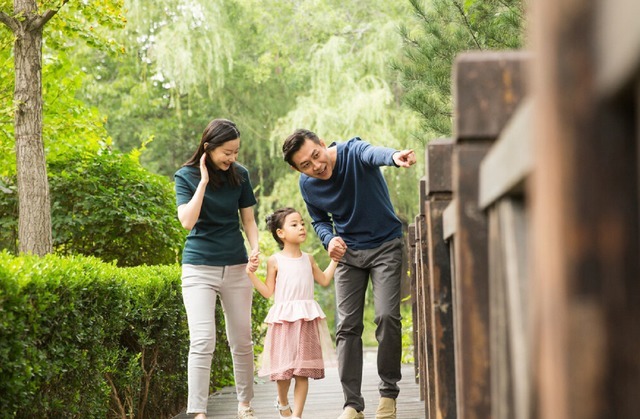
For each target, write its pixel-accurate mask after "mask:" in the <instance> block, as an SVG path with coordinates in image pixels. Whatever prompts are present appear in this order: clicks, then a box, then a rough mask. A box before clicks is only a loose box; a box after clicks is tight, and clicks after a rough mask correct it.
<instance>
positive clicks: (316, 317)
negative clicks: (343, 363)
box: [246, 208, 337, 419]
mask: <svg viewBox="0 0 640 419" xmlns="http://www.w3.org/2000/svg"><path fill="white" fill-rule="evenodd" d="M266 221H267V227H268V228H269V230H270V231H271V234H273V238H274V239H275V240H276V241H277V242H278V245H279V246H280V249H282V251H280V252H278V253H276V254H274V255H273V256H271V257H270V258H269V259H268V261H267V278H266V282H262V281H261V280H260V279H258V277H257V276H256V275H255V271H256V269H257V266H256V264H249V265H247V269H246V270H247V273H248V274H249V277H250V278H251V281H252V282H253V286H254V287H255V288H256V289H257V290H258V291H259V292H260V294H262V296H263V297H265V298H269V297H271V295H273V294H274V292H275V302H274V305H273V306H272V307H271V309H270V310H269V313H268V314H267V317H266V319H265V323H267V324H268V327H267V336H266V338H265V342H264V352H263V353H262V358H261V368H260V371H258V375H259V376H267V375H268V376H269V377H270V379H271V380H272V381H276V383H277V387H278V398H277V400H276V407H277V408H278V411H279V412H278V413H279V415H280V417H281V418H292V419H293V418H301V417H302V410H303V409H304V404H305V401H306V399H307V392H308V389H309V383H308V379H309V378H315V379H320V378H324V368H325V363H326V362H327V361H328V360H330V359H332V358H335V355H333V345H332V342H331V336H330V335H329V328H328V327H327V321H326V316H325V315H324V312H323V311H322V309H321V308H320V306H319V305H318V303H317V302H316V301H315V300H314V299H313V280H314V279H315V281H316V282H317V283H319V284H320V285H322V286H325V287H326V286H327V285H329V283H330V282H331V278H332V277H333V273H334V271H335V269H336V266H337V263H336V262H334V261H331V263H330V264H329V266H328V267H327V269H325V271H324V272H323V271H322V270H320V268H319V267H318V265H317V264H316V262H315V260H314V259H313V256H311V255H309V254H307V253H304V252H302V251H301V250H300V245H301V244H302V243H303V242H304V240H305V239H306V238H307V232H306V229H305V227H304V221H302V217H301V216H300V213H298V212H297V211H296V210H295V209H293V208H282V209H279V210H277V211H276V212H274V213H273V214H271V215H270V216H268V217H267V219H266ZM292 378H295V380H296V383H295V388H294V391H293V400H294V404H293V407H289V401H288V393H289V386H290V384H291V379H292Z"/></svg>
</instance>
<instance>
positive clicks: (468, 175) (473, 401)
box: [453, 143, 491, 419]
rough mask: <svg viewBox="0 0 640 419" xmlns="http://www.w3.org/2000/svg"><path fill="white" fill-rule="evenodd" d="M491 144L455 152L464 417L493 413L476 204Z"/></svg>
mask: <svg viewBox="0 0 640 419" xmlns="http://www.w3.org/2000/svg"><path fill="white" fill-rule="evenodd" d="M489 147H490V145H489V144H488V143H479V144H474V143H463V144H457V146H456V149H455V151H454V164H453V185H454V186H453V189H454V190H455V191H456V200H457V201H458V202H457V205H456V218H457V221H458V225H457V230H456V234H455V284H454V287H455V296H456V297H455V300H454V310H455V316H456V317H457V319H458V320H457V321H456V322H455V327H456V336H457V337H458V340H457V341H456V352H457V354H458V355H457V356H456V367H457V368H456V386H457V388H456V395H457V402H458V406H457V411H458V414H459V415H460V417H461V418H466V419H484V418H488V417H491V382H490V370H489V367H490V353H489V290H488V288H489V282H488V281H489V279H488V276H489V272H488V252H487V234H488V233H487V221H486V217H485V215H484V214H483V213H482V211H481V210H480V208H479V207H478V175H479V169H480V162H481V161H482V159H483V158H484V157H485V155H486V154H487V151H488V150H489Z"/></svg>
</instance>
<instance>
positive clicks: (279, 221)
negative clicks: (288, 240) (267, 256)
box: [264, 207, 298, 250]
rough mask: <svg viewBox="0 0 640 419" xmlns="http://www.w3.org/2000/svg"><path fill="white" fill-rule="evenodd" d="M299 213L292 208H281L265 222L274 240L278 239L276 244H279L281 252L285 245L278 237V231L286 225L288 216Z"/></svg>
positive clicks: (268, 216)
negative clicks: (285, 220)
mask: <svg viewBox="0 0 640 419" xmlns="http://www.w3.org/2000/svg"><path fill="white" fill-rule="evenodd" d="M297 212H298V211H296V210H295V209H293V208H290V207H285V208H280V209H277V210H275V211H274V212H273V214H270V215H267V217H266V218H265V219H264V221H265V222H266V223H267V228H268V229H269V231H270V232H271V235H272V236H273V238H274V239H276V242H278V246H279V247H280V250H282V249H284V243H283V242H282V240H281V239H280V237H278V229H279V228H282V226H283V225H284V219H285V218H287V215H289V214H293V213H297Z"/></svg>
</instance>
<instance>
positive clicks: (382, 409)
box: [376, 397, 396, 419]
mask: <svg viewBox="0 0 640 419" xmlns="http://www.w3.org/2000/svg"><path fill="white" fill-rule="evenodd" d="M376 419H396V399H392V398H390V397H380V403H379V404H378V409H377V410H376Z"/></svg>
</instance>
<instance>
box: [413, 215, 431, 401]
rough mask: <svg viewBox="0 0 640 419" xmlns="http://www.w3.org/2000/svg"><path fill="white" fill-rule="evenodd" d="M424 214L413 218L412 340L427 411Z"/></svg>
mask: <svg viewBox="0 0 640 419" xmlns="http://www.w3.org/2000/svg"><path fill="white" fill-rule="evenodd" d="M424 217H425V215H424V214H419V215H417V216H416V218H415V225H416V253H415V260H416V267H417V268H416V300H417V306H416V322H415V323H414V327H415V328H417V329H418V332H417V339H416V340H415V341H414V345H416V352H417V355H418V356H417V358H416V359H415V363H416V364H417V369H418V382H419V384H420V399H421V400H424V401H425V412H426V411H428V406H427V403H428V400H427V399H428V385H429V383H428V371H427V358H426V352H425V345H426V325H425V314H424V311H425V297H424V288H423V286H422V284H423V277H424V275H425V266H424V264H423V259H422V243H421V238H422V234H423V233H422V230H423V228H422V225H423V224H424V221H423V220H424Z"/></svg>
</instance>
